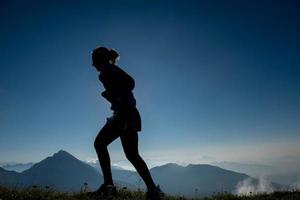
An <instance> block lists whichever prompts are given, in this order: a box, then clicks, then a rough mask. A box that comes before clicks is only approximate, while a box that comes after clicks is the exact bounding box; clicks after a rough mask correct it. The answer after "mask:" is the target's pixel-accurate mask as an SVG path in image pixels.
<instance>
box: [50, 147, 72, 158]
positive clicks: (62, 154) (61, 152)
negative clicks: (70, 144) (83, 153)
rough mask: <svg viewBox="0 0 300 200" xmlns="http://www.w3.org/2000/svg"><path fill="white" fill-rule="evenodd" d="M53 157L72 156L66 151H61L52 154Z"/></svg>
mask: <svg viewBox="0 0 300 200" xmlns="http://www.w3.org/2000/svg"><path fill="white" fill-rule="evenodd" d="M53 156H72V155H71V154H70V153H68V152H67V151H65V150H63V149H61V150H59V151H58V152H57V153H54V154H53ZM72 157H73V156H72Z"/></svg>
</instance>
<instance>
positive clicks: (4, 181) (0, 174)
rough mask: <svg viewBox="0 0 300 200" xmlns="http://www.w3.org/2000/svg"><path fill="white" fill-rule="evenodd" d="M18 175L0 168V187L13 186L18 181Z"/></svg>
mask: <svg viewBox="0 0 300 200" xmlns="http://www.w3.org/2000/svg"><path fill="white" fill-rule="evenodd" d="M18 175H19V174H18V173H17V172H15V171H8V170H5V169H3V168H1V167H0V185H6V186H14V185H16V182H17V181H18Z"/></svg>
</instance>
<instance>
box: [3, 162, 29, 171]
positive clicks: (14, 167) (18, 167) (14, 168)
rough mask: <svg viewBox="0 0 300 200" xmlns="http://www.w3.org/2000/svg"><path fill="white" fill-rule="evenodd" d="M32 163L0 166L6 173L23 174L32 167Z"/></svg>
mask: <svg viewBox="0 0 300 200" xmlns="http://www.w3.org/2000/svg"><path fill="white" fill-rule="evenodd" d="M33 165H34V163H32V162H30V163H15V164H5V165H3V166H2V168H3V169H5V170H8V171H16V172H23V171H25V170H26V169H29V168H30V167H32V166H33Z"/></svg>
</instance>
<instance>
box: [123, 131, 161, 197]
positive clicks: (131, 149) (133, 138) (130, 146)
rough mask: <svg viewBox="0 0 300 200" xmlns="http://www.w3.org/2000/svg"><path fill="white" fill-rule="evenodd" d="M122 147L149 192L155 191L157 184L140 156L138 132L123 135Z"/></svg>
mask: <svg viewBox="0 0 300 200" xmlns="http://www.w3.org/2000/svg"><path fill="white" fill-rule="evenodd" d="M120 137H121V142H122V146H123V149H124V152H125V155H126V157H127V159H128V160H129V161H130V162H131V163H132V165H133V166H134V167H135V169H136V170H137V172H138V173H139V175H140V176H141V177H142V179H143V180H144V182H145V184H146V186H147V188H148V191H152V190H154V188H155V187H156V186H155V183H154V182H153V179H152V177H151V174H150V172H149V169H148V167H147V165H146V163H145V161H144V160H143V158H142V157H141V156H140V155H139V152H138V133H137V131H131V132H126V133H122V134H121V135H120Z"/></svg>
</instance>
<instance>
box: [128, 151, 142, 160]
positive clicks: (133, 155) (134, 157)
mask: <svg viewBox="0 0 300 200" xmlns="http://www.w3.org/2000/svg"><path fill="white" fill-rule="evenodd" d="M125 155H126V158H127V159H128V160H129V161H130V162H134V161H137V160H139V159H140V155H139V153H138V152H131V151H127V152H125Z"/></svg>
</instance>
